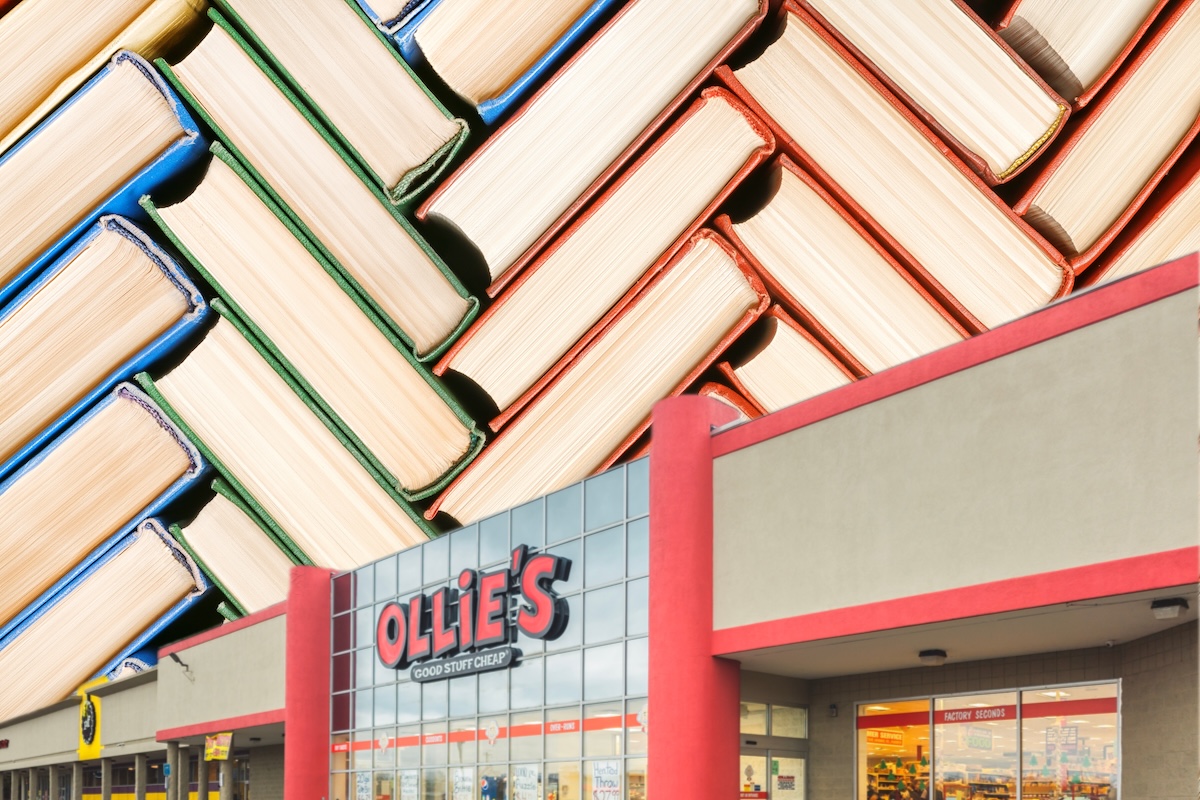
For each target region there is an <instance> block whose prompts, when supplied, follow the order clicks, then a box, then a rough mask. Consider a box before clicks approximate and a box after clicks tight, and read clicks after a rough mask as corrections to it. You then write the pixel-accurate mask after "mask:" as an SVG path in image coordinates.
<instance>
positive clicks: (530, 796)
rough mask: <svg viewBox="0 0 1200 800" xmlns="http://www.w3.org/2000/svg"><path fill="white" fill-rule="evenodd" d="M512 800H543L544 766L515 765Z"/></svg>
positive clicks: (513, 769)
mask: <svg viewBox="0 0 1200 800" xmlns="http://www.w3.org/2000/svg"><path fill="white" fill-rule="evenodd" d="M511 789H512V791H511V792H510V796H511V800H542V765H541V764H513V766H512V781H511Z"/></svg>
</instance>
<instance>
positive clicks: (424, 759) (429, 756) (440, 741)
mask: <svg viewBox="0 0 1200 800" xmlns="http://www.w3.org/2000/svg"><path fill="white" fill-rule="evenodd" d="M449 758H450V747H449V743H448V741H447V737H446V723H444V722H435V723H433V724H430V723H426V724H424V725H422V726H421V764H422V765H424V766H437V767H440V766H442V765H443V764H445V763H446V762H447V761H448V760H449Z"/></svg>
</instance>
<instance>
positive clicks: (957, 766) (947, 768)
mask: <svg viewBox="0 0 1200 800" xmlns="http://www.w3.org/2000/svg"><path fill="white" fill-rule="evenodd" d="M933 747H934V752H935V753H936V754H937V759H936V761H935V768H936V769H935V773H934V785H935V786H939V787H940V788H941V790H942V792H943V794H945V795H946V797H948V798H949V797H956V798H959V799H960V800H972V799H974V800H1009V798H1013V799H1014V800H1015V798H1016V796H1017V786H1016V783H1017V768H1018V764H1019V762H1018V760H1017V757H1016V754H1017V695H1016V693H1015V692H997V693H991V694H977V695H961V696H958V697H946V698H935V699H934V701H933ZM895 775H896V778H897V780H898V781H899V782H900V784H901V791H902V792H903V788H904V785H905V784H911V783H912V782H913V778H914V777H915V778H916V779H917V780H918V781H919V780H920V776H921V765H920V764H919V763H918V764H916V765H915V768H914V765H913V764H912V763H911V762H905V763H904V764H902V765H896V769H895Z"/></svg>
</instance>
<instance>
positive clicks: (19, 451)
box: [0, 215, 208, 478]
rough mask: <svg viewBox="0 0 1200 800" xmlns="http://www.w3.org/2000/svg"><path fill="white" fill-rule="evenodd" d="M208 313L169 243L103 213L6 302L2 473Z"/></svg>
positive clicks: (1, 313) (0, 315)
mask: <svg viewBox="0 0 1200 800" xmlns="http://www.w3.org/2000/svg"><path fill="white" fill-rule="evenodd" d="M207 315H208V304H207V303H206V302H205V300H204V297H203V296H201V294H200V291H199V290H198V289H197V288H196V287H195V285H193V284H192V282H191V280H190V279H189V278H188V277H187V276H186V275H185V274H184V273H183V271H182V270H181V269H180V268H179V266H178V265H177V264H175V262H174V261H173V260H172V259H171V257H170V256H169V255H167V253H166V252H164V251H163V250H162V249H161V248H159V247H158V246H157V245H155V244H154V242H152V241H151V240H150V238H149V237H147V236H146V234H145V233H143V232H142V231H141V230H139V229H138V228H137V227H136V226H134V225H133V223H131V222H129V221H128V220H126V219H125V218H123V217H118V216H112V215H108V216H104V217H101V218H100V220H99V221H98V222H97V223H96V224H95V225H93V226H92V227H91V228H89V229H88V231H87V232H86V233H84V235H83V236H82V237H81V238H80V239H79V240H78V241H76V242H75V244H73V245H72V246H71V247H70V248H69V249H68V250H67V251H66V252H64V253H63V254H62V255H61V256H59V258H58V259H56V260H55V262H54V263H53V264H51V265H50V266H49V267H48V268H47V269H45V270H44V271H43V272H42V273H41V274H40V275H39V276H38V277H37V279H36V280H35V281H34V282H33V283H31V284H29V286H28V287H26V289H25V290H24V291H23V292H22V293H21V294H20V295H18V296H17V297H16V298H14V299H13V301H12V302H10V303H9V304H8V306H7V307H5V308H3V309H0V408H3V409H4V416H3V417H2V418H0V478H3V477H4V476H5V475H7V474H9V473H11V472H12V471H13V470H14V469H15V468H16V467H18V466H20V464H21V463H22V461H24V460H25V459H26V458H28V457H29V456H30V455H31V454H32V453H33V452H35V451H36V450H37V448H38V447H40V446H41V445H42V444H43V443H44V442H46V441H47V440H49V439H50V438H51V437H53V436H54V435H55V434H57V433H58V432H59V431H61V430H62V429H63V428H64V427H66V426H67V425H68V424H70V423H71V421H73V420H74V419H75V418H77V417H78V416H79V415H80V414H81V413H83V411H84V410H86V409H87V408H88V407H89V406H90V405H91V404H92V403H93V402H94V401H95V400H97V399H98V398H99V397H100V396H101V395H103V394H105V393H106V392H108V391H109V390H110V389H112V387H113V386H114V385H116V383H117V382H118V381H120V380H123V379H125V378H128V377H130V376H131V375H133V373H134V372H136V371H138V370H140V369H144V368H145V367H147V366H149V365H150V364H152V363H154V362H155V361H157V360H158V359H160V358H162V357H164V356H165V355H167V354H169V353H171V352H173V351H174V350H175V349H176V348H177V347H179V345H180V344H181V343H182V342H183V341H185V340H186V338H187V336H188V335H189V334H190V333H191V332H193V331H195V330H197V328H198V326H199V325H200V324H201V323H202V322H203V321H204V319H205V318H206V317H207Z"/></svg>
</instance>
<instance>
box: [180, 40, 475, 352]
mask: <svg viewBox="0 0 1200 800" xmlns="http://www.w3.org/2000/svg"><path fill="white" fill-rule="evenodd" d="M173 69H174V71H175V74H176V75H178V76H179V79H180V80H181V81H182V82H183V84H184V85H185V86H187V88H188V90H189V91H190V92H191V93H192V94H193V95H194V96H195V97H196V98H197V99H198V100H199V102H200V104H201V105H202V106H204V109H205V110H206V111H207V112H208V113H209V114H211V115H212V117H213V119H215V120H216V123H217V125H218V126H220V128H221V129H222V130H223V131H224V132H225V133H226V134H227V135H228V136H229V138H230V139H231V140H232V141H233V143H234V145H235V146H236V147H237V148H238V149H239V150H240V151H241V153H242V155H243V156H245V158H246V159H247V160H248V161H249V162H250V164H251V165H252V166H254V168H255V169H257V170H258V172H259V173H261V175H262V177H263V178H264V179H265V180H266V181H267V183H269V184H270V185H271V187H272V188H274V189H275V191H276V192H278V193H279V195H280V197H282V198H283V200H284V202H286V203H287V204H288V205H289V206H290V207H291V209H292V210H293V211H295V212H296V215H297V216H298V217H299V218H300V219H301V220H303V221H304V223H305V225H307V226H308V227H309V229H311V230H312V232H313V234H314V235H315V236H316V237H317V238H318V239H319V240H320V241H321V242H322V243H323V244H324V245H325V246H326V247H328V248H329V251H330V252H331V253H332V254H333V256H334V257H335V258H336V259H337V260H338V261H339V262H340V263H341V264H342V266H343V267H345V268H346V270H347V271H348V272H349V273H350V274H351V275H352V276H354V279H355V280H356V281H358V282H359V284H361V285H362V287H363V288H364V289H365V290H366V291H367V292H368V293H369V294H370V295H371V296H372V297H373V298H375V300H376V301H378V302H379V304H380V307H382V308H383V309H384V311H386V312H387V314H388V315H389V316H391V318H392V319H393V320H395V321H396V323H397V324H399V326H400V327H401V328H402V329H403V330H404V331H405V332H406V333H407V334H408V335H409V336H411V337H412V339H413V341H414V342H415V344H416V348H417V351H418V352H426V351H429V350H432V349H433V348H434V347H436V346H437V345H438V344H440V343H441V342H442V341H443V340H445V339H446V337H448V336H449V335H450V333H451V332H452V331H453V330H454V329H455V328H456V327H457V326H458V324H459V323H460V322H461V321H462V318H463V316H465V315H466V313H467V311H468V309H469V303H468V302H467V300H466V299H464V298H463V297H461V296H459V294H458V293H457V292H456V291H455V289H454V287H453V286H452V285H451V284H450V281H449V280H447V278H446V276H445V275H443V274H442V273H441V271H439V270H438V268H437V266H436V265H435V264H434V263H433V261H432V260H431V259H430V257H429V255H428V254H427V253H426V252H425V251H424V250H422V249H421V247H420V246H419V245H418V244H417V243H416V241H415V240H413V238H412V237H411V236H410V235H409V234H408V233H407V232H406V231H405V230H404V228H402V227H401V226H400V223H399V222H397V220H396V219H395V218H394V217H392V215H391V214H390V213H389V212H388V210H387V209H386V208H384V206H383V204H382V202H381V201H380V200H379V199H378V198H376V197H375V195H373V194H372V193H371V192H370V190H369V189H368V188H367V187H366V185H365V184H363V182H362V181H361V180H360V179H359V177H358V176H357V175H356V174H354V171H353V170H351V169H350V167H349V166H347V164H346V162H345V161H343V160H342V159H341V157H340V156H338V154H337V152H336V151H334V150H333V148H331V147H330V146H329V144H328V143H327V142H326V141H325V140H324V139H322V138H321V136H320V134H318V133H317V131H316V130H315V129H314V128H313V127H312V126H311V125H310V124H309V123H308V121H307V120H305V119H304V117H303V115H301V114H300V112H299V111H297V110H296V108H295V107H294V106H293V105H292V104H291V103H290V102H288V100H287V98H286V97H285V96H284V95H283V94H282V93H281V92H280V91H279V89H278V88H276V86H275V85H274V84H273V83H271V81H270V80H269V79H268V78H267V77H266V76H265V75H264V74H263V73H262V72H260V71H259V69H258V67H257V66H255V64H254V62H253V61H251V60H250V58H249V57H248V56H247V55H246V54H245V52H244V51H243V50H242V48H241V47H239V46H238V45H237V43H236V42H234V41H233V39H231V38H230V37H229V34H228V33H226V32H225V31H224V30H223V29H221V28H219V27H214V28H213V29H212V30H211V31H210V32H209V33H208V35H207V36H205V37H204V41H203V42H201V43H200V44H199V45H198V46H197V47H196V49H195V50H193V51H192V52H191V53H190V54H189V55H188V57H187V58H185V59H184V60H182V61H180V62H179V63H178V64H176V65H175V66H174V67H173Z"/></svg>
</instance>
